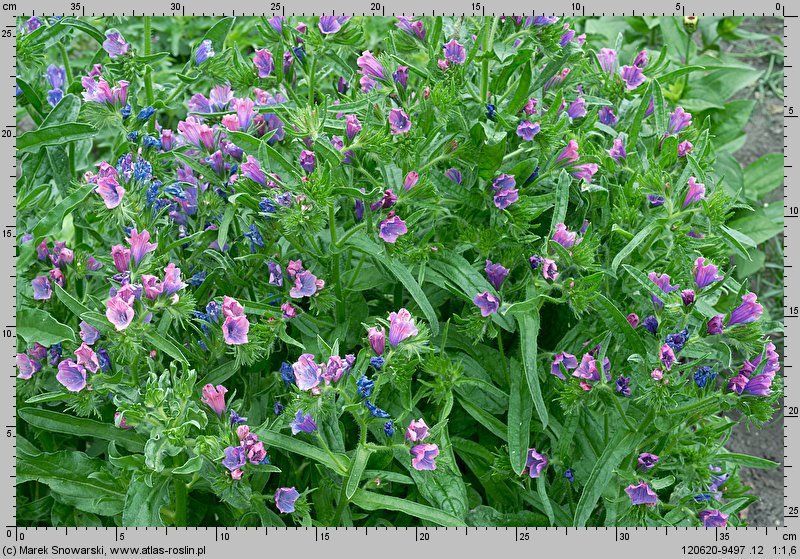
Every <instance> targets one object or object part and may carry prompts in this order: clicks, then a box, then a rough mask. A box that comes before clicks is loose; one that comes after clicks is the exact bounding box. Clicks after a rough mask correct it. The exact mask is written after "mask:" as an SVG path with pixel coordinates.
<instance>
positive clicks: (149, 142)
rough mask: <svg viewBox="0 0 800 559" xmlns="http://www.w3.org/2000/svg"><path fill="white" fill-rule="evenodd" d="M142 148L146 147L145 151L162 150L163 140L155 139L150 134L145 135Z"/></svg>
mask: <svg viewBox="0 0 800 559" xmlns="http://www.w3.org/2000/svg"><path fill="white" fill-rule="evenodd" d="M142 147H144V149H150V148H154V149H161V140H160V139H159V138H154V137H153V136H151V135H150V134H145V135H144V136H142Z"/></svg>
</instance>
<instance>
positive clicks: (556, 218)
mask: <svg viewBox="0 0 800 559" xmlns="http://www.w3.org/2000/svg"><path fill="white" fill-rule="evenodd" d="M571 182H572V179H571V178H570V176H569V173H567V171H566V169H562V170H561V173H560V174H559V175H558V184H557V185H556V203H555V207H554V208H553V219H552V220H551V221H550V237H551V238H552V236H553V233H555V231H556V225H558V224H559V223H564V219H565V218H566V217H567V208H568V206H569V185H570V183H571Z"/></svg>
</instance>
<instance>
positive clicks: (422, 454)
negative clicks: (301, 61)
mask: <svg viewBox="0 0 800 559" xmlns="http://www.w3.org/2000/svg"><path fill="white" fill-rule="evenodd" d="M411 455H412V456H413V458H411V465H412V466H413V467H414V469H415V470H435V469H436V462H434V459H435V458H436V457H437V456H439V447H438V446H436V445H435V444H418V445H416V446H415V447H413V448H412V449H411Z"/></svg>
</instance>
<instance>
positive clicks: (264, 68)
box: [253, 49, 275, 79]
mask: <svg viewBox="0 0 800 559" xmlns="http://www.w3.org/2000/svg"><path fill="white" fill-rule="evenodd" d="M253 63H254V64H255V65H256V68H257V69H258V77H259V78H262V79H263V78H266V77H269V75H270V74H271V73H272V72H273V71H274V70H275V63H274V62H273V61H272V53H271V52H269V51H268V50H267V49H260V50H257V51H256V54H255V56H254V57H253Z"/></svg>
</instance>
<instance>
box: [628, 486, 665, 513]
mask: <svg viewBox="0 0 800 559" xmlns="http://www.w3.org/2000/svg"><path fill="white" fill-rule="evenodd" d="M625 493H627V494H628V497H630V498H631V504H632V505H647V506H649V507H654V506H655V505H656V503H657V502H658V496H657V495H656V494H655V491H653V489H652V488H651V487H650V486H649V485H648V484H646V483H645V482H644V481H643V480H640V481H639V485H629V486H628V487H626V488H625Z"/></svg>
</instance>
